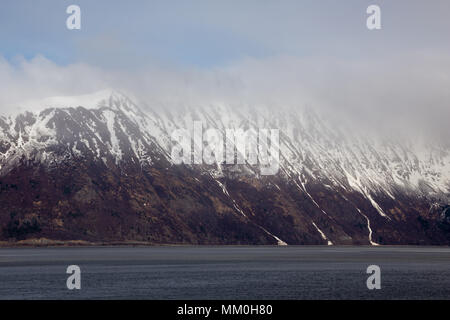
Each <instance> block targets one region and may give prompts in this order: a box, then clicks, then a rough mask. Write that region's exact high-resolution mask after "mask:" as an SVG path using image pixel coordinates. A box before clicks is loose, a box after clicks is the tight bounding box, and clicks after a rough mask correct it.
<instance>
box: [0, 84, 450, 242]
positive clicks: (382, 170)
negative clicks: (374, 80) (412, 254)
mask: <svg viewBox="0 0 450 320" xmlns="http://www.w3.org/2000/svg"><path fill="white" fill-rule="evenodd" d="M27 105H33V108H30V110H36V109H37V110H40V111H34V112H23V113H20V114H18V115H9V116H1V117H0V190H1V191H0V203H1V208H2V209H0V228H1V233H0V238H3V239H5V240H11V239H16V240H17V239H25V238H39V237H46V238H55V239H83V240H90V241H106V242H107V241H148V242H158V243H211V244H212V243H226V244H234V243H236V244H245V243H254V244H373V245H376V244H400V243H402V244H406V243H408V244H448V243H450V233H449V230H450V207H449V202H450V201H449V196H450V148H449V147H448V145H447V146H446V145H445V144H442V143H437V142H435V143H433V144H427V143H426V142H421V141H420V140H417V139H414V140H413V141H411V140H412V139H410V140H409V141H408V139H400V138H396V139H392V138H390V139H383V138H381V137H376V136H375V137H374V136H370V135H364V134H361V133H356V132H352V131H351V130H350V127H346V126H345V125H337V124H336V123H335V122H333V120H330V119H329V117H326V116H325V115H323V114H320V113H317V112H315V111H314V110H312V109H308V108H301V109H296V110H289V112H286V110H285V109H275V108H266V107H264V106H253V107H249V106H227V105H224V104H220V103H215V104H211V105H207V106H193V107H180V106H177V107H176V108H173V107H171V108H164V106H148V105H139V106H138V105H137V104H136V103H135V102H133V101H132V100H131V99H129V98H128V97H126V96H125V95H122V94H120V93H117V92H115V91H112V90H104V91H101V92H98V93H95V94H93V95H86V96H81V97H56V98H48V99H45V100H43V101H33V102H28V104H27ZM27 105H25V106H24V108H26V106H27ZM194 121H201V123H202V125H203V127H204V128H205V129H207V128H214V129H217V130H220V131H221V132H223V133H224V134H225V132H226V130H227V129H243V130H247V129H251V128H254V129H258V128H264V129H278V130H279V143H278V146H279V159H280V163H279V170H278V173H277V174H276V175H272V176H271V175H268V176H265V175H261V174H260V172H259V170H258V167H257V166H254V165H249V164H248V163H247V164H240V165H230V164H225V163H216V164H213V165H206V164H201V165H184V164H183V165H177V164H175V163H174V161H173V159H172V158H171V150H172V147H173V141H172V133H173V132H174V130H176V129H187V130H191V129H192V126H193V123H194Z"/></svg>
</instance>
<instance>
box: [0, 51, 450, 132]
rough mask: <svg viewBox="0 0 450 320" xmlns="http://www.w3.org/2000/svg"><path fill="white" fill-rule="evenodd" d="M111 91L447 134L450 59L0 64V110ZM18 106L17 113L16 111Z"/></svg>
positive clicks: (419, 55)
mask: <svg viewBox="0 0 450 320" xmlns="http://www.w3.org/2000/svg"><path fill="white" fill-rule="evenodd" d="M105 88H112V89H116V90H119V91H122V92H126V93H127V94H129V95H130V96H132V97H133V99H136V100H137V101H138V102H139V103H140V104H141V105H142V106H144V105H147V106H150V107H152V108H154V109H158V108H159V107H161V106H164V108H167V107H169V108H177V107H185V106H199V105H201V106H208V105H211V104H213V103H225V104H229V105H249V106H252V107H256V108H258V107H259V106H264V107H272V108H300V107H303V106H308V107H310V108H315V109H317V110H322V111H326V112H327V114H329V115H331V116H332V117H336V118H342V119H347V120H350V121H351V122H356V123H360V124H362V127H364V126H366V125H370V124H371V125H374V126H376V127H378V128H384V129H386V128H389V127H396V126H397V127H415V128H417V129H421V130H422V131H425V130H431V131H436V132H437V133H439V134H442V133H445V134H447V133H448V132H449V131H450V129H449V128H448V127H449V126H448V119H450V90H449V88H450V55H448V54H446V53H445V52H440V53H438V52H415V53H409V54H407V55H405V54H403V55H400V54H398V55H390V56H389V55H385V56H383V57H379V58H377V59H373V58H372V59H366V60H365V59H359V60H356V61H355V60H352V59H349V60H343V59H337V58H327V57H314V58H298V57H290V56H276V57H270V58H261V59H256V58H247V59H242V60H240V61H237V62H235V63H232V64H229V65H227V66H222V67H215V68H208V69H205V68H196V67H174V66H167V65H166V66H162V65H158V64H156V63H155V64H151V63H148V64H146V65H145V66H142V68H140V69H139V70H134V71H124V70H123V69H117V70H114V69H111V68H109V69H104V68H100V67H95V66H92V65H88V64H82V63H78V64H69V65H66V66H61V65H57V64H55V63H53V62H51V61H50V60H48V59H46V58H45V57H43V56H37V57H34V58H32V59H29V60H27V59H24V58H21V59H16V60H15V62H14V63H10V62H8V61H7V60H6V59H0V106H1V108H0V110H1V111H0V112H1V113H2V114H4V115H5V114H11V113H17V112H18V110H20V111H23V110H25V109H24V108H26V109H27V110H30V111H33V110H40V109H41V108H42V107H43V106H40V105H38V102H36V104H37V105H32V104H30V103H27V104H26V107H25V105H24V102H25V101H30V100H38V99H40V98H45V97H49V96H64V95H71V96H72V95H81V94H86V93H91V92H95V91H100V90H103V89H105ZM18 108H20V109H18Z"/></svg>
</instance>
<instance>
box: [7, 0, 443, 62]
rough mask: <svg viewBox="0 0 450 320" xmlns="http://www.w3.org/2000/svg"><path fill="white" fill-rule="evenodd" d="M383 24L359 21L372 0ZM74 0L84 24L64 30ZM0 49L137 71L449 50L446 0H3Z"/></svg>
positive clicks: (11, 54)
mask: <svg viewBox="0 0 450 320" xmlns="http://www.w3.org/2000/svg"><path fill="white" fill-rule="evenodd" d="M373 3H376V4H379V5H380V6H381V8H382V23H383V29H382V30H380V31H368V30H367V29H366V28H365V20H366V17H367V14H366V13H365V10H366V8H367V6H368V5H369V4H373ZM70 4H77V5H79V6H80V7H81V11H82V30H80V31H69V30H67V29H66V27H65V20H66V18H67V16H68V15H67V14H66V12H65V10H66V8H67V6H68V5H70ZM0 8H1V10H0V39H1V44H0V54H1V55H2V56H3V57H5V58H6V59H8V60H9V61H14V58H15V57H17V56H23V57H25V58H26V59H31V58H33V57H34V56H36V55H38V54H40V55H43V56H45V57H47V58H48V59H50V60H51V61H53V62H55V63H57V64H60V65H66V64H70V63H74V62H86V63H90V64H93V65H96V66H101V67H107V68H136V67H139V66H141V65H142V64H143V63H147V62H149V61H152V62H158V63H161V64H170V65H192V66H197V67H202V68H205V67H206V68H209V67H215V66H221V65H226V64H228V63H232V62H234V61H238V60H240V59H243V58H246V57H253V58H264V57H271V56H277V55H287V56H297V57H305V56H306V57H307V56H332V57H342V58H351V59H358V58H360V57H364V56H370V55H374V54H378V55H379V54H385V53H386V52H388V53H389V52H401V51H405V50H424V49H430V50H436V49H445V50H448V46H449V43H450V41H449V40H450V39H449V30H450V22H449V21H450V19H448V16H447V15H448V13H449V12H450V10H449V9H450V4H449V2H448V1H445V0H443V1H437V0H435V1H405V0H403V1H400V0H397V1H366V0H349V1H331V0H322V1H317V0H308V1H287V0H281V1H264V0H260V1H256V0H251V1H250V0H243V1H237V0H230V1H207V0H203V1H195V0H192V1H148V0H133V1H107V0H95V1H90V0H70V1H66V0H2V2H1V5H0Z"/></svg>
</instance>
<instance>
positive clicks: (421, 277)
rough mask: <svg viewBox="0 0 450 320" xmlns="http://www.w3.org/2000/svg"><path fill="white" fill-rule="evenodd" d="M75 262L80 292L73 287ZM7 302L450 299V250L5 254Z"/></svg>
mask: <svg viewBox="0 0 450 320" xmlns="http://www.w3.org/2000/svg"><path fill="white" fill-rule="evenodd" d="M73 264H75V265H78V266H80V268H81V272H82V274H81V290H68V289H67V287H66V279H67V277H68V276H69V275H68V274H66V268H67V266H68V265H73ZM372 264H375V265H378V266H380V268H381V285H382V288H381V290H368V289H367V286H366V280H367V277H368V276H369V275H368V274H367V273H366V269H367V267H368V266H369V265H372ZM0 299H450V248H448V247H442V248H441V247H334V246H333V247H327V246H288V247H272V246H261V247H255V246H248V247H246V246H244V247H197V246H186V247H182V246H167V247H165V246H164V247H80V248H11V249H6V248H4V249H0Z"/></svg>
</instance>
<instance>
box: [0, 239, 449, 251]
mask: <svg viewBox="0 0 450 320" xmlns="http://www.w3.org/2000/svg"><path fill="white" fill-rule="evenodd" d="M193 246H196V247H249V246H250V247H329V248H330V249H332V248H333V247H336V248H338V247H361V248H366V247H367V248H375V247H417V248H426V247H434V248H449V247H450V246H449V245H445V244H444V245H417V244H387V245H378V246H373V245H356V244H349V245H333V246H329V245H287V246H279V245H270V244H259V245H258V244H256V245H252V244H186V243H154V242H146V241H111V242H91V241H86V240H52V239H47V238H39V239H26V240H20V241H0V249H8V248H9V249H17V248H67V247H71V248H88V247H193Z"/></svg>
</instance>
